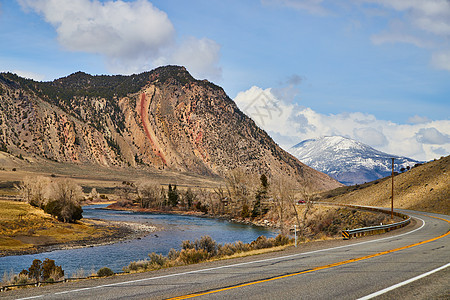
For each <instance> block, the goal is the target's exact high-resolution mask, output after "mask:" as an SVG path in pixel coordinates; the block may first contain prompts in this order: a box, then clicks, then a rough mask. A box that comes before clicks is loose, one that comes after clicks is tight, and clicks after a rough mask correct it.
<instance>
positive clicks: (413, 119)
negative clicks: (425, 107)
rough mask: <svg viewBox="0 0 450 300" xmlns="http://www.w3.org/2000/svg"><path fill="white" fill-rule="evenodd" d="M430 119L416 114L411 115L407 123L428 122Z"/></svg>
mask: <svg viewBox="0 0 450 300" xmlns="http://www.w3.org/2000/svg"><path fill="white" fill-rule="evenodd" d="M430 121H431V120H430V119H429V118H427V117H421V116H418V115H415V116H412V117H410V118H409V119H408V123H412V124H420V123H427V122H430Z"/></svg>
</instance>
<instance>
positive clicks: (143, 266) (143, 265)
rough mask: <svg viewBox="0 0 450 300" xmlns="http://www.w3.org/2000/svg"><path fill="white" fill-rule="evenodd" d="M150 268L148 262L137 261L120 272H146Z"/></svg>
mask: <svg viewBox="0 0 450 300" xmlns="http://www.w3.org/2000/svg"><path fill="white" fill-rule="evenodd" d="M149 266H150V262H149V261H148V260H139V261H132V262H130V264H129V265H128V266H126V267H123V268H122V271H124V272H132V271H135V272H136V271H139V270H144V271H145V270H147V269H148V268H149Z"/></svg>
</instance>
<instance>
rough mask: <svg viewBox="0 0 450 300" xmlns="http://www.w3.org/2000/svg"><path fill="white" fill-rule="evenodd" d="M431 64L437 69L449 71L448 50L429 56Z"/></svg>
mask: <svg viewBox="0 0 450 300" xmlns="http://www.w3.org/2000/svg"><path fill="white" fill-rule="evenodd" d="M431 63H432V64H433V66H434V67H435V68H437V69H442V70H447V71H450V50H449V51H446V52H435V53H433V55H432V56H431Z"/></svg>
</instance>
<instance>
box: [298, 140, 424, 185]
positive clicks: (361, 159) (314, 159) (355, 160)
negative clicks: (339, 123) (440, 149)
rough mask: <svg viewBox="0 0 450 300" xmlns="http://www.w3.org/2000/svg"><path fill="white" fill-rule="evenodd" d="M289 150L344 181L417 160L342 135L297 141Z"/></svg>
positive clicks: (387, 172) (359, 179)
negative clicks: (377, 148) (393, 161)
mask: <svg viewBox="0 0 450 300" xmlns="http://www.w3.org/2000/svg"><path fill="white" fill-rule="evenodd" d="M289 152H290V153H291V154H292V155H294V156H295V157H297V158H298V159H299V160H300V161H301V162H303V163H304V164H306V165H308V166H310V167H312V168H314V169H316V170H318V171H320V172H323V173H325V174H328V175H330V176H331V177H333V178H334V179H336V180H338V181H339V182H341V183H343V184H345V185H354V184H361V183H364V182H369V181H373V180H376V179H379V178H382V177H385V176H388V175H390V174H391V170H392V167H391V165H392V159H391V158H395V163H394V170H395V171H398V172H399V171H400V170H401V169H402V168H405V169H406V168H407V167H413V166H414V165H416V164H418V163H420V162H419V161H417V160H414V159H410V158H407V157H401V156H397V155H391V154H387V153H384V152H381V151H378V150H376V149H374V148H372V147H370V146H368V145H366V144H363V143H361V142H358V141H355V140H352V139H349V138H345V137H342V136H326V137H322V138H319V139H309V140H305V141H302V142H300V143H298V144H297V145H295V146H293V147H292V148H291V149H289Z"/></svg>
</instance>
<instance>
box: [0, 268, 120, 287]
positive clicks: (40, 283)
mask: <svg viewBox="0 0 450 300" xmlns="http://www.w3.org/2000/svg"><path fill="white" fill-rule="evenodd" d="M124 273H126V272H117V273H114V275H118V274H124ZM94 278H103V277H101V276H97V275H92V276H87V277H74V278H64V279H62V280H57V281H39V282H32V283H24V284H11V285H5V286H0V292H4V291H7V290H9V289H11V288H14V287H25V286H41V285H45V284H54V283H61V282H69V281H78V280H84V279H94Z"/></svg>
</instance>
